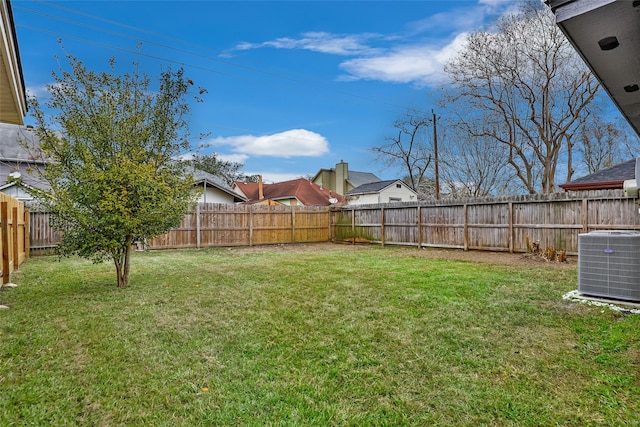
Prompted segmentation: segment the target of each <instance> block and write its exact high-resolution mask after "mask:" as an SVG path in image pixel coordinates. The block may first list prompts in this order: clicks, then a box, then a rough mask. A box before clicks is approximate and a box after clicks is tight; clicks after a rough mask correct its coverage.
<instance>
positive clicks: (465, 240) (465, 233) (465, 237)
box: [462, 203, 469, 251]
mask: <svg viewBox="0 0 640 427" xmlns="http://www.w3.org/2000/svg"><path fill="white" fill-rule="evenodd" d="M468 212H469V205H467V204H466V203H465V204H464V205H462V221H463V222H462V245H463V246H464V250H465V251H468V250H469V213H468Z"/></svg>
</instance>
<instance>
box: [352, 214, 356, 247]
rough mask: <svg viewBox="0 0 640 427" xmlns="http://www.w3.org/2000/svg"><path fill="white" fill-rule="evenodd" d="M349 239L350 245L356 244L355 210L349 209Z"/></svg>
mask: <svg viewBox="0 0 640 427" xmlns="http://www.w3.org/2000/svg"><path fill="white" fill-rule="evenodd" d="M351 236H352V237H351V239H352V244H354V245H355V244H356V209H355V208H352V209H351Z"/></svg>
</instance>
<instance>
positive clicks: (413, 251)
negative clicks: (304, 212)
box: [229, 242, 578, 268]
mask: <svg viewBox="0 0 640 427" xmlns="http://www.w3.org/2000/svg"><path fill="white" fill-rule="evenodd" d="M370 246H371V245H370V244H366V243H362V244H355V245H353V244H345V243H331V242H323V243H296V244H284V245H263V246H251V247H234V248H230V249H229V250H232V251H234V252H239V253H258V252H273V251H331V250H353V251H360V250H366V249H367V248H369V247H370ZM389 247H390V248H395V249H400V248H402V249H404V250H406V251H407V252H408V253H409V254H410V255H411V256H419V257H424V258H430V259H446V260H461V261H470V262H482V263H491V264H502V265H522V266H525V265H526V266H531V265H541V266H542V265H544V266H549V267H553V268H573V267H575V266H576V265H577V263H578V258H577V257H575V256H568V257H567V261H566V262H556V261H548V260H546V259H545V258H543V257H542V256H540V255H536V254H523V253H517V254H510V253H508V252H491V251H476V250H474V251H464V250H462V249H436V248H421V249H418V248H417V247H414V248H412V247H398V246H389Z"/></svg>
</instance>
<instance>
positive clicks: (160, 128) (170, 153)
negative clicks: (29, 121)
mask: <svg viewBox="0 0 640 427" xmlns="http://www.w3.org/2000/svg"><path fill="white" fill-rule="evenodd" d="M67 58H68V60H69V65H70V67H71V71H64V70H62V69H61V70H60V71H59V73H55V72H54V73H53V77H54V80H55V83H54V84H52V85H49V86H48V92H49V96H50V97H49V99H48V101H47V102H46V104H45V105H46V107H47V112H45V109H44V108H43V106H41V104H40V103H39V102H38V100H37V99H36V98H33V97H32V98H31V99H30V105H31V107H32V111H33V115H34V116H35V118H36V126H35V131H36V133H37V135H38V137H39V138H40V141H41V146H40V149H41V152H42V155H43V156H44V157H45V158H47V159H48V161H49V164H48V165H47V167H46V168H45V169H44V171H43V172H42V174H43V177H44V178H45V179H46V180H47V181H48V182H49V183H50V185H51V190H50V191H47V192H46V194H43V195H42V197H40V199H41V202H42V203H43V204H44V205H45V206H46V207H47V208H48V209H49V210H50V211H51V212H52V214H53V215H52V216H53V225H54V226H55V227H56V228H58V229H61V230H63V231H64V236H63V241H62V243H61V245H60V246H59V250H60V253H61V254H62V255H79V256H82V257H85V258H88V259H92V260H94V262H100V261H103V260H106V259H109V258H111V259H112V260H113V262H114V265H115V269H116V274H117V283H118V287H125V286H128V285H129V271H130V253H131V247H132V244H133V242H134V240H135V239H143V238H150V237H153V236H157V235H160V234H162V233H164V232H166V231H167V230H168V229H170V228H171V227H175V226H177V225H178V224H179V223H180V221H181V219H182V218H183V215H184V213H185V212H186V209H187V207H188V205H189V204H190V203H191V202H192V201H193V200H194V193H193V179H192V178H191V177H190V176H185V174H184V171H183V165H182V164H181V163H180V162H176V161H174V160H173V159H174V158H175V157H176V156H178V155H179V154H180V152H182V151H184V150H186V149H187V148H188V144H187V142H186V136H187V133H188V125H187V122H186V120H185V117H186V115H187V113H188V111H189V107H188V104H187V102H186V97H187V95H188V88H189V85H190V84H192V82H191V81H190V80H188V79H185V77H184V71H183V70H182V69H180V70H179V71H177V72H172V71H171V69H169V70H168V71H165V72H162V73H161V74H160V77H159V85H158V87H157V88H153V89H152V88H151V79H150V78H149V77H147V76H146V75H145V76H140V75H138V74H137V73H133V74H124V75H117V74H116V72H115V60H114V59H111V60H110V72H93V71H89V70H87V68H86V67H85V66H84V65H83V64H82V62H80V61H79V60H78V59H77V58H75V57H72V56H67ZM48 112H50V113H48Z"/></svg>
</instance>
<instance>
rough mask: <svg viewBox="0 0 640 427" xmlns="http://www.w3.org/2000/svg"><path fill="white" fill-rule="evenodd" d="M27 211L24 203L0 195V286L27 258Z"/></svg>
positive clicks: (7, 280) (7, 281)
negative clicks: (0, 267)
mask: <svg viewBox="0 0 640 427" xmlns="http://www.w3.org/2000/svg"><path fill="white" fill-rule="evenodd" d="M27 230H29V211H28V209H27V210H26V209H25V208H24V203H22V202H20V201H19V200H18V199H15V198H13V197H11V196H8V195H6V194H3V193H0V240H1V243H0V255H1V256H2V284H5V283H9V277H10V275H11V272H12V271H14V270H17V269H18V267H19V266H20V264H22V263H23V262H24V261H25V259H27V257H28V256H29V233H28V232H27Z"/></svg>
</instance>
